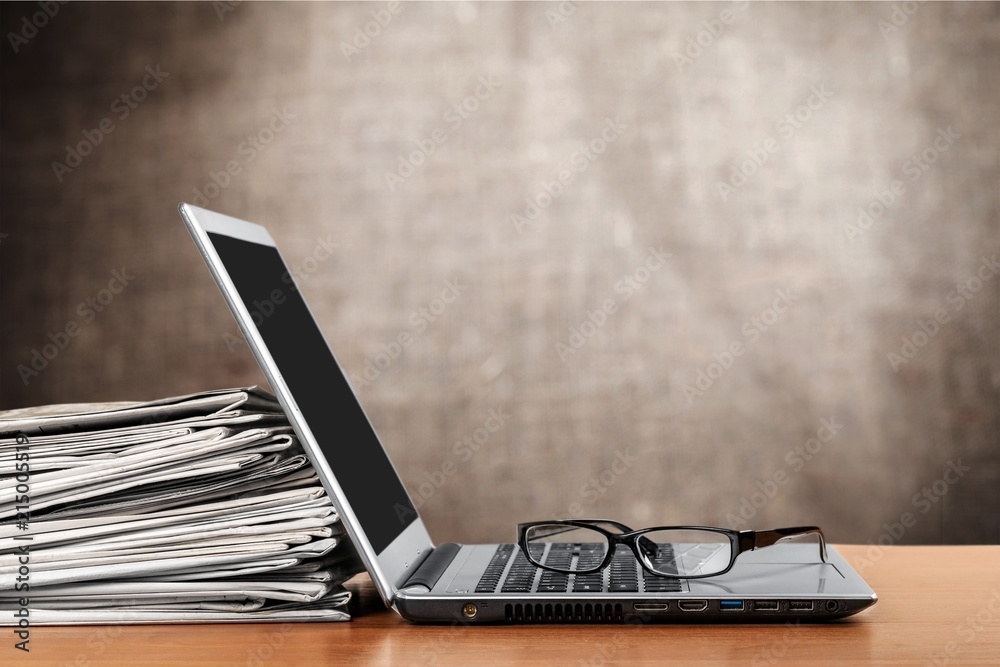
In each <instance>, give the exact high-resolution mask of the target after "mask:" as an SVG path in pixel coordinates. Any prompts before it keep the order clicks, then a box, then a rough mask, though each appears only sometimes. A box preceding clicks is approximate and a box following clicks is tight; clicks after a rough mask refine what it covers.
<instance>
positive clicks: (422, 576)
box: [400, 542, 462, 591]
mask: <svg viewBox="0 0 1000 667" xmlns="http://www.w3.org/2000/svg"><path fill="white" fill-rule="evenodd" d="M461 548H462V547H461V545H458V544H455V543H454V542H445V543H444V544H439V545H438V546H437V547H435V548H434V550H433V551H431V553H430V554H429V555H428V556H427V558H425V559H424V562H422V563H421V564H420V567H418V568H417V569H416V571H414V573H413V574H411V575H410V578H409V579H407V580H406V583H404V584H403V585H402V586H400V588H401V589H405V588H409V587H410V586H424V587H426V588H427V590H428V591H432V590H434V586H435V585H436V584H437V582H438V579H440V578H441V575H443V574H444V571H445V570H447V569H448V566H449V565H451V561H453V560H454V559H455V556H456V555H457V554H458V552H459V550H460V549H461Z"/></svg>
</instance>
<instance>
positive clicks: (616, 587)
mask: <svg viewBox="0 0 1000 667" xmlns="http://www.w3.org/2000/svg"><path fill="white" fill-rule="evenodd" d="M662 546H663V547H666V548H662V547H661V549H660V553H659V554H658V555H657V561H658V564H659V565H667V564H669V563H672V562H673V559H674V557H673V552H672V551H671V550H670V548H669V545H662ZM531 549H532V556H533V557H535V558H538V557H540V556H541V555H542V554H543V553H544V549H545V547H544V545H537V551H535V549H536V547H535V546H532V547H531ZM512 556H513V562H510V561H511V560H512V559H511V557H512ZM574 556H576V557H577V559H578V560H577V564H578V565H579V566H580V567H581V568H587V567H596V566H597V565H598V564H600V562H601V559H602V557H603V556H604V545H600V544H596V543H595V544H572V543H554V544H552V545H551V547H549V553H548V555H547V556H546V557H545V561H544V563H545V564H546V565H552V566H555V567H560V566H562V567H568V566H569V565H570V563H571V562H572V559H573V557H574ZM508 564H509V567H508ZM681 586H682V584H681V581H680V580H678V579H671V578H669V577H657V576H655V575H652V574H649V573H648V572H646V570H644V569H643V568H642V567H640V565H639V563H637V562H636V560H635V556H634V555H633V554H632V552H631V551H630V550H629V549H627V548H624V547H619V548H618V551H616V552H615V555H614V558H612V560H611V565H610V566H608V567H607V568H605V569H604V570H602V571H600V572H595V573H594V574H562V573H560V572H550V571H549V570H543V569H541V568H539V567H535V566H534V565H532V564H531V562H530V561H528V559H527V558H526V557H525V555H524V553H523V552H522V551H521V550H520V549H519V548H517V546H516V545H514V544H501V545H499V546H498V547H497V550H496V551H495V552H494V554H493V557H492V558H491V559H490V563H489V565H487V566H486V570H485V571H484V572H483V576H482V577H481V578H480V580H479V584H478V585H477V586H476V592H477V593H495V592H501V593H567V592H573V593H604V592H611V593H639V592H647V593H674V592H681V591H683V590H684V589H683V588H682V587H681Z"/></svg>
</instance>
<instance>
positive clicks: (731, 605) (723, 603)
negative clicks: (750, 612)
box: [719, 600, 743, 611]
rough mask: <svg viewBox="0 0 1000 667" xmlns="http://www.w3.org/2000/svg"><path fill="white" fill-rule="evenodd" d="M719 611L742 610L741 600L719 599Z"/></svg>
mask: <svg viewBox="0 0 1000 667" xmlns="http://www.w3.org/2000/svg"><path fill="white" fill-rule="evenodd" d="M719 611H743V600H719Z"/></svg>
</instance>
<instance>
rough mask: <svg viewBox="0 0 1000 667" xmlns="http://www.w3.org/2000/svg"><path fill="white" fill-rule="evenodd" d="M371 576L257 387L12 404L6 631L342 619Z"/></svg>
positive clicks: (0, 570) (2, 614) (2, 421)
mask: <svg viewBox="0 0 1000 667" xmlns="http://www.w3.org/2000/svg"><path fill="white" fill-rule="evenodd" d="M361 569H362V567H361V565H360V561H359V560H358V558H357V556H356V554H355V552H354V550H353V547H352V545H351V544H350V542H349V541H348V540H347V537H346V535H344V534H343V532H342V530H341V526H340V522H339V517H338V516H337V512H336V510H335V509H334V508H333V505H332V504H331V503H330V499H329V497H328V496H327V495H326V493H325V491H324V490H323V487H322V485H321V484H320V482H319V479H318V477H317V476H316V472H315V471H314V470H313V467H312V465H311V464H310V462H309V460H308V459H307V458H306V456H305V455H304V453H303V451H302V449H301V448H300V447H299V445H298V442H297V440H296V437H295V434H294V432H293V431H292V429H291V427H290V426H289V424H288V421H287V420H286V419H285V416H284V413H283V412H282V410H281V406H280V405H279V404H278V402H277V401H276V400H275V399H274V397H273V396H271V395H270V394H268V393H267V392H265V391H263V390H261V389H260V388H258V387H249V388H245V389H227V390H219V391H212V392H206V393H202V394H192V395H189V396H178V397H174V398H168V399H163V400H159V401H152V402H148V403H95V404H84V405H58V406H43V407H38V408H25V409H19V410H8V411H6V412H0V625H17V624H18V619H19V618H24V617H26V616H28V615H30V623H31V624H32V625H44V624H59V625H65V624H88V623H170V622H174V623H190V622H232V621H249V622H261V621H282V622H285V621H320V620H322V621H343V620H349V619H350V616H349V614H348V613H347V602H348V600H349V598H350V593H348V592H347V591H346V590H345V589H344V588H343V587H342V586H341V584H342V583H343V582H344V581H345V580H346V579H348V578H349V577H350V576H352V575H353V574H355V573H357V572H360V571H361Z"/></svg>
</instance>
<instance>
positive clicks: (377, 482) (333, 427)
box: [208, 232, 417, 553]
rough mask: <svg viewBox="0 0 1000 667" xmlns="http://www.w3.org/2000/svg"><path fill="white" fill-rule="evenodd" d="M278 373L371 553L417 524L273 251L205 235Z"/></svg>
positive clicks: (400, 486)
mask: <svg viewBox="0 0 1000 667" xmlns="http://www.w3.org/2000/svg"><path fill="white" fill-rule="evenodd" d="M208 236H209V238H210V239H211V241H212V244H213V245H214V246H215V249H216V251H217V252H218V254H219V257H220V258H221V259H222V263H223V264H224V265H225V267H226V271H227V272H228V273H229V277H230V278H231V279H232V281H233V284H234V285H235V286H236V289H237V290H238V291H239V294H240V298H241V299H242V300H243V303H244V305H246V308H247V310H248V311H249V312H250V315H251V317H252V318H253V321H254V324H256V326H257V330H258V331H259V332H260V336H261V338H263V339H264V343H265V345H266V346H267V349H268V352H270V354H271V356H272V357H273V358H274V361H275V363H276V364H277V367H278V371H279V372H280V373H281V376H282V378H284V381H285V384H286V385H287V386H288V388H289V389H290V390H291V393H292V396H294V398H295V402H296V404H297V405H298V407H299V410H301V412H302V416H303V418H304V419H305V422H306V423H307V424H308V425H309V429H310V430H311V431H312V433H313V435H314V436H315V438H316V441H317V443H318V444H319V446H320V449H322V451H323V455H324V457H326V461H327V464H328V465H329V466H330V470H332V471H333V474H334V476H335V477H336V478H337V482H338V483H339V484H340V487H341V489H343V491H344V495H345V496H346V497H347V501H348V502H349V503H350V505H351V508H352V509H353V510H354V513H355V514H356V515H357V517H358V520H359V521H360V523H361V526H362V527H363V528H364V532H365V535H366V536H367V537H368V540H369V541H370V542H371V545H372V548H373V549H374V550H375V552H376V553H381V552H382V551H383V550H384V549H385V548H386V547H387V546H389V544H390V543H391V542H392V541H393V540H394V539H395V538H396V537H397V536H399V534H400V533H401V532H403V529H405V528H406V527H407V526H408V525H410V524H411V523H412V522H413V521H414V519H416V517H417V513H416V510H415V509H414V507H413V504H412V503H411V502H410V498H409V496H408V495H407V493H406V489H405V488H403V483H402V482H401V481H400V479H399V476H398V475H397V474H396V471H395V470H394V469H393V467H392V463H390V461H389V457H388V456H387V455H386V453H385V450H384V449H383V448H382V444H381V443H380V442H379V440H378V437H377V436H376V435H375V430H374V429H373V428H372V426H371V424H370V423H369V421H368V417H366V416H365V413H364V411H363V410H362V409H361V405H360V404H359V403H358V400H357V398H356V397H355V396H354V392H352V391H351V387H350V385H349V384H348V382H347V379H346V378H345V377H344V374H343V373H342V372H341V370H340V367H339V366H338V365H337V360H336V359H335V358H334V356H333V353H332V352H331V351H330V347H329V346H328V345H327V343H326V339H324V338H323V334H322V333H321V332H320V330H319V327H318V326H317V325H316V321H315V320H314V319H313V317H312V314H311V313H310V312H309V309H308V308H307V307H306V303H305V301H304V300H303V299H302V294H301V293H300V292H299V290H298V288H297V286H296V285H295V284H294V282H293V280H292V278H291V274H290V273H289V271H288V268H287V267H286V266H285V263H284V261H283V260H282V259H281V255H279V254H278V250H277V249H276V248H274V247H271V246H268V245H261V244H259V243H252V242H250V241H244V240H242V239H236V238H233V237H230V236H224V235H222V234H216V233H212V232H209V233H208Z"/></svg>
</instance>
